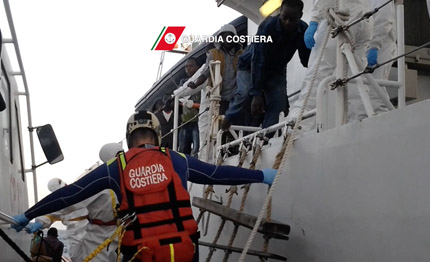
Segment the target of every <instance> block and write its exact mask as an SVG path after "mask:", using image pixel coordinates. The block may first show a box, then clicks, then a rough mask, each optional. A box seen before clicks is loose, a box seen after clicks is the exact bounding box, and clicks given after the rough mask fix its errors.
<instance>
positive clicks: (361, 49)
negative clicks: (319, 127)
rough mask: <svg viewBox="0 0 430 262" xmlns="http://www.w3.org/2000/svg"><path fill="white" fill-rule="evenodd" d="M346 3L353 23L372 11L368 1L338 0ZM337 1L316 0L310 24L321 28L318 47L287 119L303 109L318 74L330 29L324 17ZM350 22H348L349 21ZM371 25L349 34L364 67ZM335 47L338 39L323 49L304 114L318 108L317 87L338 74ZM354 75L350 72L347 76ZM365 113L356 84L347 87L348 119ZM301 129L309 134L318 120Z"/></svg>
mask: <svg viewBox="0 0 430 262" xmlns="http://www.w3.org/2000/svg"><path fill="white" fill-rule="evenodd" d="M339 1H343V8H342V10H348V11H349V18H348V21H354V20H356V19H357V18H358V17H360V16H361V15H362V14H363V13H364V12H366V11H368V10H369V8H370V7H369V3H368V0H339ZM334 5H335V0H315V1H314V5H313V7H312V13H311V15H312V17H311V21H314V22H317V23H318V29H317V31H316V33H315V36H314V38H315V46H314V47H313V48H312V51H311V55H310V57H309V62H308V70H307V71H306V76H305V79H304V81H303V86H302V89H301V92H300V96H299V99H298V100H297V101H296V102H295V103H294V104H293V105H292V106H291V108H290V114H289V115H288V119H290V120H292V119H297V117H298V115H299V112H300V108H301V107H302V105H303V102H304V100H305V96H306V94H307V92H308V89H309V87H310V84H311V79H312V76H313V75H314V72H315V71H316V66H317V60H318V56H319V54H320V52H321V49H322V47H323V44H324V38H325V36H326V33H327V30H330V26H329V25H328V24H327V20H326V19H325V18H324V16H325V11H326V10H327V9H328V8H330V7H334ZM347 23H348V22H347ZM371 26H372V23H371V22H369V21H366V20H365V21H362V22H360V23H359V24H356V25H354V26H352V27H351V28H350V29H349V31H350V33H351V35H352V36H353V37H354V54H355V56H356V57H360V58H361V59H362V61H361V63H362V64H367V63H366V50H367V46H368V44H369V41H370V38H371V31H372V29H371ZM336 46H337V37H336V38H331V36H330V37H329V40H328V42H327V45H326V48H325V50H324V56H323V59H322V61H321V63H320V66H319V69H318V73H317V75H316V79H315V81H314V85H313V88H312V91H311V94H310V97H309V100H308V102H307V105H306V109H305V112H307V111H310V110H313V109H315V108H316V93H317V88H318V84H319V83H320V82H321V81H322V80H323V79H324V78H325V77H327V76H331V75H333V74H334V75H335V74H336V72H335V69H336ZM351 74H352V73H351V72H350V70H349V72H348V75H351ZM361 112H364V114H366V113H365V111H364V107H363V103H362V102H361V98H360V96H359V93H358V89H357V88H356V87H354V85H353V84H348V117H349V120H350V121H352V120H355V119H357V115H358V114H361ZM301 125H302V130H304V131H308V130H311V129H314V128H315V118H310V119H307V120H305V121H303V122H302V124H301Z"/></svg>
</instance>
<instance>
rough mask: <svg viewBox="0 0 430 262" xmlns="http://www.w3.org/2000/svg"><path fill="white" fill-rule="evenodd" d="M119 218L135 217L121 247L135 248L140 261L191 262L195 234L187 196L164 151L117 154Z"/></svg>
mask: <svg viewBox="0 0 430 262" xmlns="http://www.w3.org/2000/svg"><path fill="white" fill-rule="evenodd" d="M118 159H119V161H120V163H119V166H120V172H121V194H122V201H121V204H120V211H119V214H120V216H123V215H125V214H132V213H133V212H135V213H136V215H137V219H136V220H135V221H134V222H133V223H132V224H130V226H128V227H127V229H126V232H125V235H124V237H123V239H122V243H123V245H124V246H135V247H137V248H138V249H140V248H143V250H142V251H141V252H140V260H141V261H181V262H186V261H191V260H192V258H193V256H194V252H195V247H194V244H193V242H192V240H191V238H190V236H194V235H196V234H197V223H196V222H195V220H194V217H193V214H192V209H191V205H190V196H189V194H188V192H187V190H186V189H185V188H184V187H183V186H182V182H181V179H180V177H179V176H178V174H177V173H176V172H175V170H174V169H173V165H172V161H171V158H170V152H169V151H168V150H167V149H165V148H159V147H153V148H132V149H130V150H129V151H128V152H127V153H125V154H124V153H120V154H119V156H118Z"/></svg>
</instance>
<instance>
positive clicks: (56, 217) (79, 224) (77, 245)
mask: <svg viewBox="0 0 430 262" xmlns="http://www.w3.org/2000/svg"><path fill="white" fill-rule="evenodd" d="M66 185H67V184H66V183H64V182H63V181H62V180H61V179H59V178H53V179H51V180H50V181H49V182H48V189H49V190H50V191H51V192H54V191H55V190H57V189H59V188H62V187H64V186H66ZM87 215H88V211H87V209H86V208H85V207H83V208H80V209H75V208H72V209H69V208H66V209H63V210H60V211H58V212H55V213H52V214H50V215H46V216H41V217H37V218H36V221H37V222H39V223H41V224H42V228H49V227H51V225H52V223H54V222H55V221H62V223H63V224H64V225H65V226H66V236H67V238H66V239H67V242H68V243H69V256H70V259H71V260H72V262H75V261H76V262H78V261H79V262H80V261H82V259H81V255H80V252H81V251H80V250H81V239H82V237H83V236H84V234H85V228H86V226H87V224H88V220H87V219H86V217H87Z"/></svg>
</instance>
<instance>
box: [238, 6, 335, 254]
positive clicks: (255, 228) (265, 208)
mask: <svg viewBox="0 0 430 262" xmlns="http://www.w3.org/2000/svg"><path fill="white" fill-rule="evenodd" d="M336 2H337V1H336ZM329 36H330V31H329V30H327V33H326V36H325V38H324V42H323V47H322V48H321V53H320V55H319V57H318V61H317V66H316V69H315V72H314V74H313V75H312V79H311V83H310V87H309V89H308V92H307V94H306V96H305V100H304V101H303V105H302V107H301V108H300V113H299V116H298V118H297V121H296V123H295V124H294V128H293V131H292V134H291V136H290V138H289V139H287V146H286V149H285V153H284V154H283V157H282V161H281V163H280V166H279V168H278V171H277V172H276V176H275V179H274V181H273V183H272V186H271V187H270V189H269V193H268V194H267V196H266V200H265V202H264V204H263V207H262V209H261V211H260V214H259V216H258V218H257V221H256V223H255V225H254V228H253V229H252V232H251V234H250V235H249V238H248V241H247V242H246V245H245V247H244V249H243V251H242V254H241V255H240V257H239V261H240V262H243V261H244V259H245V256H246V253H247V252H248V250H249V248H250V246H251V243H252V241H254V238H255V235H256V233H257V229H258V228H259V227H260V224H261V221H262V219H263V215H264V214H265V212H266V210H267V208H268V206H269V202H270V201H271V198H272V195H273V192H274V190H275V188H276V185H277V183H278V179H279V177H280V175H281V174H282V170H283V168H284V165H285V162H286V159H287V157H288V155H289V152H290V150H291V147H292V145H293V141H294V139H295V137H296V135H297V133H298V130H299V129H298V127H299V125H300V122H301V121H302V119H303V114H304V112H305V108H306V105H307V103H308V100H309V97H310V95H311V91H312V89H313V86H314V83H315V79H316V76H317V74H318V71H319V66H320V64H321V61H322V57H323V55H324V49H325V47H326V45H327V41H328V38H329Z"/></svg>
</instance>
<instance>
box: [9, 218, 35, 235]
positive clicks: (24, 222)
mask: <svg viewBox="0 0 430 262" xmlns="http://www.w3.org/2000/svg"><path fill="white" fill-rule="evenodd" d="M13 219H14V220H15V221H16V223H17V225H15V224H11V227H12V228H13V229H15V230H16V232H19V231H21V230H22V229H23V228H24V227H25V226H26V225H27V224H28V222H30V220H28V218H27V217H26V216H25V214H20V215H16V216H13Z"/></svg>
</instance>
